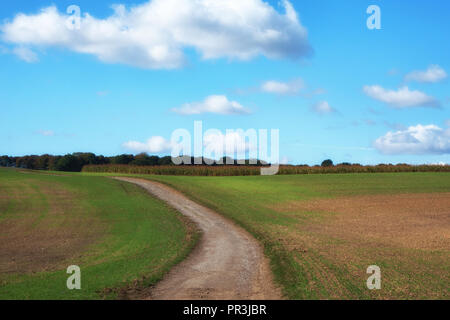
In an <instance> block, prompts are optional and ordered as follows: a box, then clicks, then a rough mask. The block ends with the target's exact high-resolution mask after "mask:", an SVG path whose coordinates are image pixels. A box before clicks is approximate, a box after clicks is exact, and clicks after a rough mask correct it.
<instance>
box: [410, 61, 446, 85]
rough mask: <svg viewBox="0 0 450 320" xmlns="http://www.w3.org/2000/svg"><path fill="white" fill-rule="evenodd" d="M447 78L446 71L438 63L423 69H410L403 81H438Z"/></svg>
mask: <svg viewBox="0 0 450 320" xmlns="http://www.w3.org/2000/svg"><path fill="white" fill-rule="evenodd" d="M445 78H447V73H446V72H445V70H444V69H442V68H441V67H440V66H438V65H432V66H429V67H428V69H427V70H425V71H412V72H410V73H408V74H407V75H406V76H405V81H417V82H439V81H441V80H444V79H445Z"/></svg>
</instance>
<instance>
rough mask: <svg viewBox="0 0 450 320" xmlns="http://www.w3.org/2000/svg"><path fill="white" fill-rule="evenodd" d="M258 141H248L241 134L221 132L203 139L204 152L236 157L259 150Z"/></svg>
mask: <svg viewBox="0 0 450 320" xmlns="http://www.w3.org/2000/svg"><path fill="white" fill-rule="evenodd" d="M256 143H257V142H256V141H253V142H252V141H250V140H247V139H246V137H245V135H244V134H242V133H240V132H236V131H234V132H227V133H226V134H223V133H221V132H217V133H210V134H205V136H204V137H203V146H204V150H209V151H211V152H215V153H216V155H218V156H221V155H234V154H235V153H237V154H241V153H245V152H248V151H255V150H256V149H257V145H256Z"/></svg>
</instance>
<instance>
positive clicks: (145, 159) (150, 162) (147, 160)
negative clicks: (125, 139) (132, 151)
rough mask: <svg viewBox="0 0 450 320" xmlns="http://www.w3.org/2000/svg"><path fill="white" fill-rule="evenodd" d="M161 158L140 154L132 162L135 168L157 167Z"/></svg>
mask: <svg viewBox="0 0 450 320" xmlns="http://www.w3.org/2000/svg"><path fill="white" fill-rule="evenodd" d="M158 161H159V157H157V156H149V155H148V154H147V153H140V154H138V155H137V156H135V157H134V160H133V161H131V162H130V164H131V165H135V166H156V165H158Z"/></svg>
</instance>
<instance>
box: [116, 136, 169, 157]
mask: <svg viewBox="0 0 450 320" xmlns="http://www.w3.org/2000/svg"><path fill="white" fill-rule="evenodd" d="M122 147H123V148H124V149H127V150H130V151H133V152H136V153H138V152H148V153H161V152H167V151H170V150H172V147H173V145H172V143H171V142H170V141H168V140H166V139H164V138H163V137H160V136H154V137H151V138H149V139H148V140H147V141H146V142H138V141H128V142H125V143H124V144H122Z"/></svg>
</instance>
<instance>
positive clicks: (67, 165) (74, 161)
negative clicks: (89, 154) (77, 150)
mask: <svg viewBox="0 0 450 320" xmlns="http://www.w3.org/2000/svg"><path fill="white" fill-rule="evenodd" d="M82 167H83V163H82V160H81V159H80V158H78V157H76V156H74V155H72V154H67V155H65V156H64V157H62V158H61V159H59V160H58V162H57V163H56V170H57V171H71V172H79V171H81V168H82Z"/></svg>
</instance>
